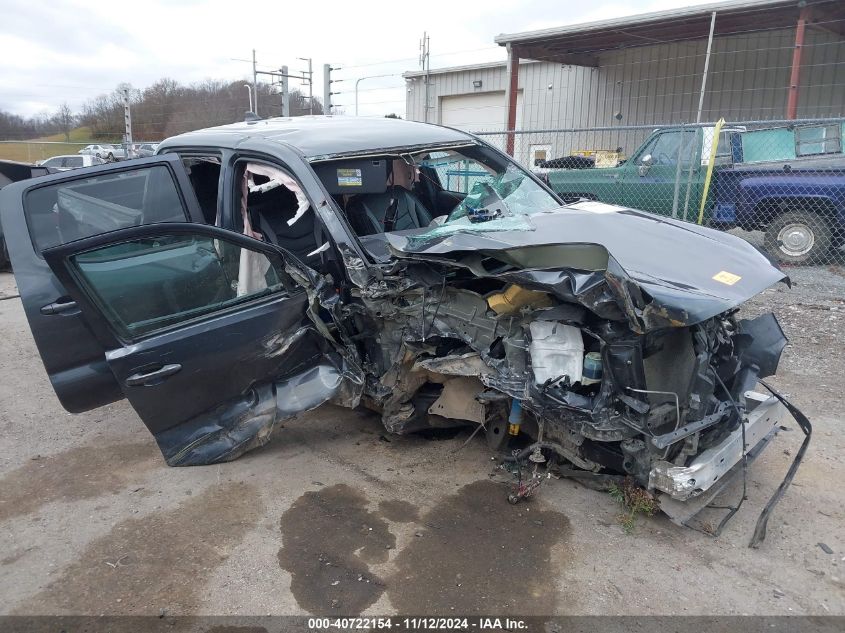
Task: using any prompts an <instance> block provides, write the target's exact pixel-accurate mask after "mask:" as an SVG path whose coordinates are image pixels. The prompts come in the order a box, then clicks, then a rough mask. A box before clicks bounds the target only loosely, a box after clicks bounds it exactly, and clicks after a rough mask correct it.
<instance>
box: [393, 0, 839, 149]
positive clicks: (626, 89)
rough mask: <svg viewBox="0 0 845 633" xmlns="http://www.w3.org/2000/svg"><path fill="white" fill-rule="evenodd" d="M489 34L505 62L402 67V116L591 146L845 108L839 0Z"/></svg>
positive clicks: (745, 5) (695, 10)
mask: <svg viewBox="0 0 845 633" xmlns="http://www.w3.org/2000/svg"><path fill="white" fill-rule="evenodd" d="M495 42H496V43H497V44H499V45H501V46H503V47H505V48H506V49H507V54H508V58H507V61H503V62H494V63H488V64H479V65H473V66H462V67H455V68H444V69H437V70H430V71H429V72H428V73H426V72H424V71H413V72H407V73H405V75H404V77H405V79H406V83H407V88H408V90H407V116H408V118H409V119H413V120H418V121H429V122H433V123H440V124H443V125H449V126H453V127H457V128H461V129H465V130H469V131H491V132H492V131H500V132H503V131H505V130H558V129H563V130H572V129H583V128H591V129H595V128H598V129H596V130H595V132H594V133H593V134H587V135H582V136H581V137H580V138H579V140H578V143H581V144H584V145H592V146H597V145H602V144H607V143H610V142H617V141H618V142H620V143H622V144H625V141H626V140H627V141H628V142H629V143H633V142H636V141H637V139H641V138H642V134H639V135H637V134H634V135H633V136H630V135H629V136H630V138H628V139H625V137H624V136H621V135H619V134H617V135H615V136H613V137H612V139H611V138H610V137H608V136H607V134H604V133H603V130H605V129H606V128H614V127H620V126H633V125H659V124H675V123H683V122H695V121H697V120H701V121H714V120H716V119H718V118H720V117H724V118H725V119H726V120H728V121H745V120H762V119H795V118H816V117H829V116H841V115H842V114H843V111H845V2H843V1H842V0H806V1H803V0H802V1H800V2H799V1H798V0H787V1H784V0H741V1H732V2H720V3H716V4H711V5H700V6H696V7H690V8H684V9H676V10H671V11H662V12H658V13H650V14H643V15H638V16H633V17H628V18H620V19H613V20H604V21H600V22H592V23H587V24H577V25H572V26H565V27H560V28H551V29H544V30H541V31H533V32H525V33H514V34H502V35H499V36H497V37H496V38H495ZM705 75H706V83H705V85H704V86H702V79H703V78H704V77H705ZM702 95H703V96H702ZM494 139H495V137H494ZM619 139H623V140H619ZM558 140H559V139H555V138H552V137H549V138H548V139H538V138H536V137H535V138H529V137H527V136H526V137H521V136H520V135H518V134H517V135H513V134H501V136H500V137H499V138H498V139H497V142H498V143H499V144H501V145H502V146H503V148H505V149H507V150H508V151H509V152H511V153H515V155H517V156H518V157H519V158H521V159H523V160H526V161H531V162H534V161H536V160H537V159H538V158H542V157H546V156H549V155H550V154H559V153H560V152H564V151H568V150H566V149H564V148H558V147H554V144H555V143H556V142H557V141H558ZM538 141H539V142H538ZM571 149H572V148H569V150H571ZM628 149H630V148H628Z"/></svg>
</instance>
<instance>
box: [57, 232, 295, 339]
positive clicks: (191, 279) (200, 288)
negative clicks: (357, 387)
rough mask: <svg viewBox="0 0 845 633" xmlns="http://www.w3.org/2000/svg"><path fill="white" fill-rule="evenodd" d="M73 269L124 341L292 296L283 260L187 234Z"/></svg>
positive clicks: (113, 252) (140, 243) (75, 263)
mask: <svg viewBox="0 0 845 633" xmlns="http://www.w3.org/2000/svg"><path fill="white" fill-rule="evenodd" d="M67 266H68V267H69V270H70V273H71V274H72V275H73V276H74V277H75V278H76V280H77V281H78V283H79V286H80V288H81V289H82V291H83V292H84V293H85V294H86V295H87V296H88V297H89V298H90V300H91V301H92V302H93V303H94V304H95V305H96V306H97V307H98V308H99V310H100V311H101V312H102V314H103V315H104V316H105V318H106V320H107V321H108V322H109V323H110V324H111V326H112V328H113V329H114V330H115V333H116V334H117V335H118V337H120V338H121V339H124V340H135V339H138V338H139V337H144V336H146V335H149V334H151V333H154V332H157V331H160V330H162V329H167V328H170V327H172V326H175V325H177V324H180V323H184V322H186V321H190V320H194V319H197V318H200V317H206V316H208V315H210V314H212V313H216V312H219V311H221V310H225V309H227V308H230V307H231V306H234V305H236V304H241V303H243V302H246V301H252V300H255V299H258V298H262V297H267V296H270V295H273V296H276V295H279V294H290V293H291V291H292V290H291V289H292V288H293V284H292V282H291V280H290V278H289V276H288V275H287V273H286V272H285V269H284V262H283V260H282V258H281V256H279V255H275V254H267V253H266V252H259V251H257V250H252V249H249V248H245V247H243V246H241V245H239V244H236V243H233V242H230V241H228V240H225V239H219V238H212V237H209V236H204V235H197V234H191V233H184V232H182V233H171V234H168V233H167V232H166V231H163V232H162V233H161V234H158V235H156V236H155V237H144V238H138V239H131V240H126V241H122V242H119V243H112V244H109V245H106V246H101V247H97V248H93V249H91V250H87V251H85V252H82V253H78V254H75V255H71V256H70V257H68V259H67Z"/></svg>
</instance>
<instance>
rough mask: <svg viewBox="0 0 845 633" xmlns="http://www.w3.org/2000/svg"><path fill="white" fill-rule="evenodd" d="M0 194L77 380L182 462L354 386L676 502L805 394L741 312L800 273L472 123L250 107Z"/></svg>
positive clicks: (71, 403) (689, 498)
mask: <svg viewBox="0 0 845 633" xmlns="http://www.w3.org/2000/svg"><path fill="white" fill-rule="evenodd" d="M461 171H464V172H465V175H466V177H465V178H461V177H457V178H453V179H452V180H450V182H451V183H452V187H451V188H449V189H447V188H445V187H444V183H445V182H446V176H447V175H448V174H450V173H455V172H461ZM479 174H480V175H479ZM218 194H219V195H218ZM0 208H2V219H3V223H4V225H5V226H6V227H7V230H8V231H9V235H10V237H11V238H12V239H11V240H10V243H9V245H10V252H11V255H12V258H13V261H14V263H15V266H16V268H17V267H20V269H22V270H26V271H27V273H26V275H22V276H20V278H19V279H18V287H19V289H20V293H21V297H22V299H23V303H24V306H25V309H26V314H27V318H28V319H29V323H30V327H31V329H32V332H33V335H34V337H35V340H36V343H37V345H38V349H39V352H40V354H41V358H42V360H43V362H44V365H45V368H46V369H47V373H48V374H49V376H50V379H51V381H52V384H53V388H54V390H55V391H56V394H57V395H58V397H59V399H60V400H61V402H62V404H63V405H64V407H65V408H66V409H67V410H68V411H71V412H80V411H86V410H89V409H92V408H95V407H99V406H102V405H104V404H107V403H109V402H113V401H115V400H119V399H121V398H126V399H128V400H129V402H130V404H131V405H132V406H133V407H134V408H135V410H136V411H137V412H138V415H139V416H140V418H141V419H142V420H143V422H144V424H146V425H147V427H148V428H149V430H150V432H151V433H152V434H153V436H154V437H155V439H156V442H157V443H158V446H159V448H160V449H161V451H162V454H163V455H164V458H165V460H166V461H167V463H168V464H170V465H172V466H189V465H197V464H210V463H216V462H224V461H228V460H232V459H235V458H236V457H238V456H240V455H241V454H243V453H244V452H246V451H248V450H251V449H254V448H256V447H258V446H261V445H263V444H264V443H265V442H267V440H268V437H269V435H270V433H271V432H272V431H273V430H274V429H276V428H277V427H278V426H279V425H280V423H281V422H282V421H283V420H285V419H287V418H289V417H291V416H293V415H295V414H297V413H300V412H302V411H304V410H308V409H312V408H314V407H317V406H318V405H320V404H321V403H323V402H327V401H331V402H334V403H336V404H339V405H343V406H347V407H354V406H357V405H358V404H365V405H366V406H368V407H370V408H372V409H374V410H376V411H378V412H380V414H381V419H382V422H383V424H384V426H385V428H386V429H387V431H388V432H390V433H398V434H403V433H411V432H415V431H419V430H423V429H429V428H432V427H446V426H460V425H479V424H483V425H484V427H485V428H486V430H487V438H488V442H489V444H490V446H491V447H493V448H495V449H502V450H504V449H505V448H506V447H507V446H508V442H509V441H510V440H511V438H516V437H517V435H518V434H519V435H522V436H523V438H525V439H526V444H527V446H526V444H523V446H524V448H523V449H522V450H521V451H520V452H519V453H518V455H517V456H516V457H513V456H511V451H510V450H508V451H507V452H506V456H508V457H507V459H515V460H516V463H520V464H523V465H525V464H531V465H532V466H533V464H540V463H547V464H548V462H549V460H562V461H564V462H566V463H567V464H570V465H571V467H572V468H574V469H576V470H578V471H579V472H580V473H581V474H583V475H584V476H587V477H589V476H592V475H595V474H602V475H606V476H607V477H610V478H614V477H615V478H617V480H618V478H621V477H623V476H630V477H632V478H633V479H634V480H636V481H637V482H638V483H639V484H640V485H641V486H643V487H645V488H647V489H648V490H650V491H651V492H652V493H653V494H655V495H656V496H657V497H658V498H659V499H660V501H661V504H662V507H663V508H664V510H665V511H666V512H667V513H669V514H670V516H673V517H674V518H675V520H678V521H679V522H682V521H684V520H686V518H687V517H688V515H689V514H690V511H691V510H690V509H691V508H696V507H699V506H700V504H706V503H707V502H708V501H709V500H710V498H711V497H712V496H713V495H714V494H715V493H716V492H717V491H718V490H720V489H721V487H722V486H723V485H724V483H725V482H727V481H728V479H729V478H730V475H732V474H733V473H735V472H736V471H737V470H739V469H740V468H741V467H742V464H744V463H745V448H746V447H747V448H748V449H749V450H753V451H757V452H759V451H760V450H762V448H763V447H765V446H766V443H767V441H768V439H770V438H771V437H772V435H773V434H774V433H775V432H776V431H777V430H778V428H779V426H780V425H781V424H783V423H784V416H785V413H786V411H787V408H789V410H790V411H797V410H795V409H794V408H791V407H792V405H790V404H788V403H786V401H785V400H783V399H782V396H779V395H773V396H767V395H763V394H760V393H757V392H755V391H753V389H754V387H755V385H756V384H757V380H758V379H759V378H763V377H766V376H769V375H772V374H773V373H774V372H775V370H776V368H777V364H778V360H779V357H780V354H781V351H782V349H783V347H784V346H785V344H786V338H785V337H784V335H783V333H782V331H781V329H780V326H779V325H778V323H777V320H776V319H775V317H774V316H773V315H771V314H766V315H762V316H760V317H758V318H756V319H750V320H748V319H740V318H737V316H736V312H737V308H738V307H739V306H740V305H741V304H742V303H743V302H744V301H746V300H748V299H750V298H751V297H753V296H755V295H756V294H758V293H760V292H762V291H763V290H764V289H766V288H768V287H769V286H771V285H773V284H776V283H778V282H779V281H785V280H786V277H785V275H784V273H783V272H782V271H780V270H779V269H778V268H776V267H775V266H773V265H772V264H771V263H770V262H769V261H768V259H767V258H766V257H764V256H763V255H761V254H760V253H759V252H758V251H756V250H755V249H754V248H752V247H751V246H749V245H748V244H747V243H746V242H745V241H743V240H741V239H739V238H736V237H734V236H731V235H728V234H724V233H720V232H718V231H714V230H712V229H709V228H704V227H697V226H689V225H687V224H683V223H681V222H680V221H674V220H671V219H666V218H662V217H657V216H653V215H650V214H648V213H644V212H640V211H634V210H624V212H621V211H620V210H619V209H618V208H616V207H612V206H608V205H604V204H601V203H597V202H579V203H575V204H572V205H569V206H565V207H561V203H560V200H559V199H557V198H556V196H554V195H553V194H552V192H551V191H550V190H548V189H547V188H546V187H545V186H544V185H543V184H542V183H541V182H540V181H539V180H538V179H537V178H536V177H534V176H533V175H531V174H530V173H529V172H527V171H525V170H524V169H523V168H522V167H520V166H519V165H518V164H516V163H514V162H513V161H512V160H511V159H510V158H509V157H507V156H505V155H504V154H502V153H501V152H500V151H498V150H497V149H495V148H493V147H491V146H490V145H488V144H486V143H484V142H483V141H481V140H479V139H477V138H475V137H473V136H471V135H469V134H465V133H463V132H460V131H457V130H453V129H449V128H443V127H439V126H434V125H426V124H422V123H414V122H409V121H402V120H395V119H371V120H365V119H360V118H348V117H298V118H297V119H295V120H290V119H277V120H269V121H250V122H248V123H240V124H235V125H229V126H223V127H218V128H211V129H207V130H201V131H197V132H191V133H187V134H182V135H180V136H176V137H174V138H171V139H168V140H166V141H164V142H163V143H162V144H161V145H160V146H159V148H158V154H157V155H156V156H154V157H151V158H142V159H138V160H134V161H131V162H127V163H122V164H118V165H107V166H100V167H92V168H88V169H84V170H79V171H73V172H67V173H64V174H60V175H54V176H48V177H44V178H40V179H36V180H33V181H30V182H26V183H18V184H15V185H12V186H10V187H8V188H6V189H4V190H3V191H2V192H0ZM657 253H659V256H656V254H657ZM233 369H234V371H233ZM795 415H797V416H799V422H800V423H801V424H802V425H803V426H802V428H804V430H805V432H806V433H807V434H809V422H806V418H804V417H803V416H802V415H801V414H800V412H797V413H795ZM805 422H806V424H805ZM807 438H808V439H809V435H807ZM511 448H512V447H511ZM801 455H803V452H802V453H801ZM526 459H528V460H529V461H524V460H526ZM796 459H797V460H798V461H800V455H799V456H798V457H797V458H796ZM532 470H533V471H534V472H535V475H534V476H535V479H531V475H529V474H526V476H525V477H526V478H525V479H520V483H519V484H516V483H515V485H514V488H513V492H512V495H511V500H512V501H518V500H519V499H520V498H522V497H524V496H527V495H528V494H530V493H531V492H532V491H533V490H534V489H535V488H536V485H537V484H539V483H540V481H541V479H540V475H542V474H543V473H544V471H543V469H539V470H538V469H534V468H532V469H528V470H526V471H525V472H526V473H528V472H531V471H532ZM787 483H788V479H787ZM696 504H699V506H697V505H696ZM678 508H682V510H678ZM693 514H694V511H693ZM682 517H683V518H682ZM761 525H763V526H764V525H765V518H762V519H761ZM758 536H759V534H758Z"/></svg>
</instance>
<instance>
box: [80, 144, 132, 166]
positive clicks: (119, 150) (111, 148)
mask: <svg viewBox="0 0 845 633" xmlns="http://www.w3.org/2000/svg"><path fill="white" fill-rule="evenodd" d="M78 153H79V154H89V155H93V156H96V157H97V158H102V159H103V160H105V161H108V162H110V163H111V162H114V161H115V160H122V159H124V158H126V150H124V149H123V147H121V146H120V145H102V144H101V145H86V146H85V147H83V148H82V149H81V150H79V152H78Z"/></svg>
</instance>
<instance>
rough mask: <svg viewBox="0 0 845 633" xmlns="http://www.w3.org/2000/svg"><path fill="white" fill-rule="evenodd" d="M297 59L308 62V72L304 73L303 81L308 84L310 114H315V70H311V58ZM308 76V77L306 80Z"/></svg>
mask: <svg viewBox="0 0 845 633" xmlns="http://www.w3.org/2000/svg"><path fill="white" fill-rule="evenodd" d="M297 59H299V60H301V61H304V62H308V70H307V71H305V70H303V71H302V81H306V82H308V114H314V81H313V80H314V70H313V69H312V68H311V62H312V59H311V58H310V57H297ZM306 76H307V77H308V78H307V79H306Z"/></svg>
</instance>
